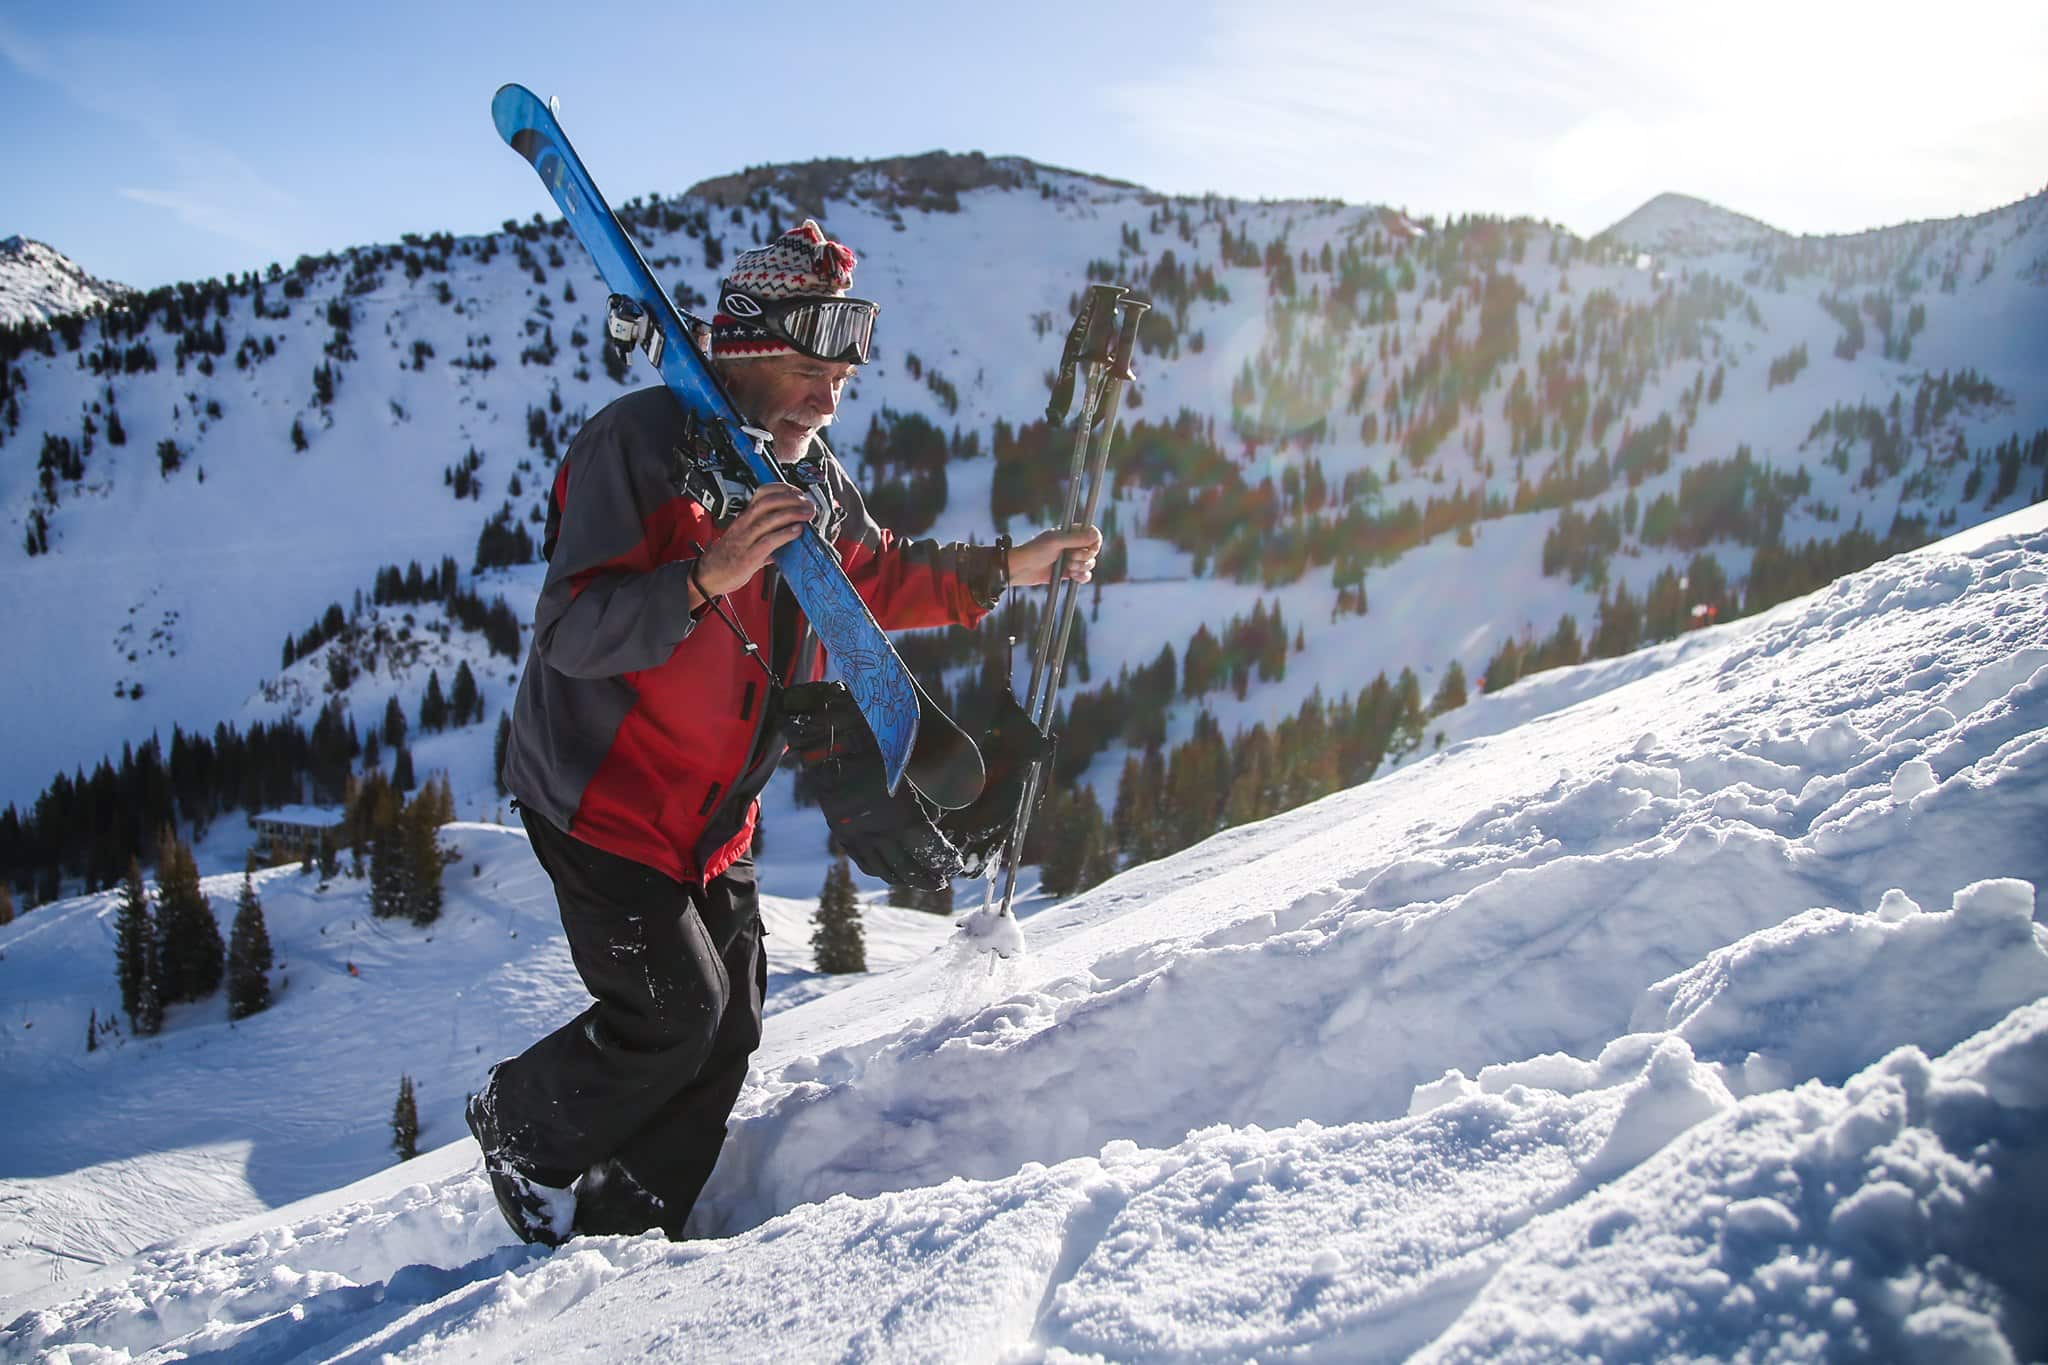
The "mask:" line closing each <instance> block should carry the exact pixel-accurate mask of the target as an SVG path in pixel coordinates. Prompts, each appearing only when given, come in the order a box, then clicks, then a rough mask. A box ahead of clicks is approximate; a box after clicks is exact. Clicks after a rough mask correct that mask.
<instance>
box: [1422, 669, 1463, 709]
mask: <svg viewBox="0 0 2048 1365" xmlns="http://www.w3.org/2000/svg"><path fill="white" fill-rule="evenodd" d="M1464 704H1465V666H1464V665H1463V664H1461V663H1459V662H1458V661H1457V660H1456V659H1453V660H1451V662H1450V666H1449V667H1448V668H1446V669H1444V677H1443V681H1442V682H1440V683H1438V684H1437V685H1436V696H1434V697H1432V698H1431V699H1430V703H1429V714H1431V715H1432V716H1440V715H1442V714H1443V713H1444V712H1446V711H1455V710H1457V709H1458V708H1459V707H1461V706H1463V705H1464Z"/></svg>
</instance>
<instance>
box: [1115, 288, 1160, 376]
mask: <svg viewBox="0 0 2048 1365" xmlns="http://www.w3.org/2000/svg"><path fill="white" fill-rule="evenodd" d="M1123 304H1124V327H1123V331H1122V332H1120V333H1119V334H1118V335H1117V339H1116V354H1115V356H1114V357H1112V359H1111V361H1110V364H1111V366H1112V368H1111V370H1110V373H1112V374H1114V375H1115V376H1116V377H1117V378H1118V379H1122V380H1125V381H1129V380H1132V379H1136V378H1137V377H1138V376H1137V374H1136V373H1135V372H1133V371H1132V369H1131V356H1132V354H1133V353H1134V352H1136V350H1137V349H1138V324H1139V323H1140V322H1141V321H1143V320H1144V317H1145V310H1146V309H1148V308H1150V307H1151V306H1152V301H1151V300H1150V299H1141V298H1139V297H1138V296H1137V295H1136V294H1126V295H1124V299H1123Z"/></svg>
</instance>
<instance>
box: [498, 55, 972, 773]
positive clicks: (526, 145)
mask: <svg viewBox="0 0 2048 1365" xmlns="http://www.w3.org/2000/svg"><path fill="white" fill-rule="evenodd" d="M491 118H492V121H493V122H494V123H496V124H497V127H498V134H499V136H500V137H502V138H504V139H505V141H506V143H507V144H508V145H509V146H510V147H511V148H512V150H514V151H516V152H518V153H519V154H520V155H521V156H523V157H525V158H526V159H527V161H528V162H530V163H532V165H533V169H534V170H535V171H536V172H537V173H538V174H539V175H540V178H541V183H542V184H543V185H545V186H546V187H547V190H548V193H549V194H550V195H552V196H553V197H554V201H555V203H556V204H557V205H558V206H559V207H560V208H561V210H562V213H563V215H564V217H565V218H566V219H567V221H568V224H569V227H570V230H571V231H573V232H574V233H575V234H576V240H577V241H579V242H581V243H582V244H583V249H584V250H585V251H587V252H589V253H590V258H591V260H592V262H593V263H595V264H596V266H597V271H598V274H599V275H601V276H602V277H603V278H604V282H605V287H606V288H608V289H609V290H610V291H611V292H612V294H613V295H615V296H617V298H618V299H620V300H623V301H624V302H623V303H620V304H615V307H614V308H613V311H612V314H611V317H610V318H609V320H608V324H607V330H608V331H609V332H610V334H611V335H612V337H613V338H614V339H616V340H621V341H627V342H630V343H632V344H633V345H635V346H637V347H638V349H640V350H641V351H642V352H644V353H645V354H646V356H647V359H648V361H649V362H650V363H651V364H652V365H653V366H654V368H655V369H656V370H657V371H658V372H659V373H660V375H661V378H662V382H663V383H664V384H666V385H667V386H668V389H669V392H671V393H673V394H674V395H675V397H676V401H677V402H679V403H681V404H682V405H683V408H684V410H685V411H686V412H688V413H690V414H691V415H692V416H693V417H695V418H696V419H697V422H698V423H699V429H700V431H701V432H702V433H703V434H704V436H705V438H706V439H707V440H708V441H709V442H710V443H711V445H712V447H713V453H714V457H715V458H722V459H729V460H730V467H729V468H728V469H727V470H726V471H725V473H726V474H727V476H728V477H733V476H737V477H738V478H739V479H740V480H741V481H742V482H745V481H747V480H751V482H752V486H753V487H760V486H762V485H766V484H770V483H779V482H786V480H785V479H784V478H783V474H782V471H781V469H780V468H779V467H778V466H777V465H776V463H775V461H774V460H773V459H772V458H771V457H770V455H769V453H768V452H767V451H766V450H765V449H763V447H762V444H761V443H760V442H758V441H757V440H756V439H755V437H754V436H753V435H752V434H750V433H749V432H748V430H747V428H746V423H745V421H744V420H743V419H742V417H741V415H740V413H739V412H738V410H737V409H735V408H734V407H733V404H732V399H731V398H730V397H728V396H727V394H726V392H725V388H724V386H723V385H721V384H720V383H719V381H718V376H717V374H716V373H715V372H714V371H713V370H712V368H711V366H710V364H709V362H707V361H706V360H705V359H704V357H703V355H702V354H701V353H700V352H699V351H698V349H697V346H696V342H695V338H694V336H693V335H692V329H691V327H690V325H689V322H688V321H686V319H685V317H684V315H683V313H682V310H680V309H678V308H677V307H676V305H675V302H674V301H673V300H672V299H670V298H669V296H668V291H667V290H665V289H663V288H662V287H661V286H660V285H659V284H658V283H656V281H655V278H654V272H653V271H652V270H650V269H648V267H647V262H646V261H645V260H644V259H643V258H642V257H641V255H640V249H639V247H638V246H636V245H635V244H634V242H633V239H632V237H631V235H630V234H628V233H627V231H626V229H625V227H624V225H623V224H621V223H620V222H619V219H618V215H616V214H615V213H613V212H612V210H611V206H610V205H609V204H607V203H606V202H605V198H604V196H603V195H602V194H600V193H599V192H598V189H597V184H596V182H594V181H593V180H592V179H591V178H590V172H589V170H587V169H586V168H585V167H584V165H583V161H582V159H581V158H580V157H578V156H577V155H576V149H575V148H574V147H573V146H571V145H570V143H569V139H568V137H567V136H566V135H565V134H564V133H563V132H562V125H561V124H560V123H559V122H557V121H556V119H555V115H554V111H553V110H552V109H551V108H549V106H548V105H547V104H546V103H544V102H543V101H542V100H541V99H540V98H539V97H538V96H536V95H535V94H534V93H533V92H532V91H530V90H528V89H526V88H525V87H524V86H520V85H507V86H505V87H503V88H502V89H500V90H499V91H498V93H497V96H496V97H495V98H494V99H493V100H492V101H491ZM775 565H776V567H777V568H778V569H780V570H781V571H782V575H783V578H784V579H785V581H787V582H788V584H789V588H790V591H791V592H793V593H794V594H795V595H796V599H797V601H798V602H799V603H800V604H801V605H802V606H803V610H804V615H805V617H807V618H808V619H809V621H810V623H811V626H812V628H813V629H814V630H815V631H817V633H818V638H819V639H820V640H821V641H822V642H823V643H824V646H825V648H826V650H827V652H828V653H829V654H830V656H831V658H832V659H833V661H834V663H835V664H836V665H837V667H838V670H839V675H840V678H841V679H842V680H843V681H844V682H845V683H846V686H847V690H848V691H849V692H851V693H852V694H853V698H854V701H855V702H856V703H857V704H858V705H859V707H860V713H861V715H862V717H864V718H865V719H866V721H867V723H868V726H869V728H870V729H872V730H873V731H874V733H875V741H876V743H877V745H878V746H879V747H880V749H881V752H882V762H883V770H884V774H885V777H886V780H887V782H888V787H889V790H890V791H892V792H893V791H895V790H896V787H897V784H898V783H900V782H902V781H903V780H904V779H905V778H908V779H909V781H910V782H911V784H912V785H913V786H915V787H916V788H917V789H918V791H920V792H922V793H923V794H924V795H925V797H926V798H927V799H929V800H930V801H932V802H933V803H934V804H936V805H939V806H943V807H945V808H947V809H956V808H958V807H961V806H965V805H967V804H968V803H969V802H971V801H973V800H974V798H975V797H976V796H977V795H978V794H979V793H980V791H981V788H982V781H983V773H982V764H981V754H980V752H979V751H978V750H977V749H976V748H975V745H974V741H973V740H972V739H969V738H968V737H967V735H966V734H965V733H964V732H963V731H962V730H961V729H960V727H959V726H957V725H955V724H954V723H953V721H952V719H951V718H950V717H949V716H947V715H946V713H945V712H944V711H942V710H940V709H939V708H938V706H936V705H935V704H934V703H933V702H932V700H931V698H930V697H928V696H926V695H925V692H924V689H923V688H921V687H919V686H918V684H917V679H916V678H915V677H913V676H912V675H911V672H910V670H909V668H907V667H906V666H905V665H904V663H903V660H902V659H901V658H900V657H899V656H898V655H897V653H896V647H895V646H894V645H893V644H891V643H890V642H889V637H888V635H887V634H886V633H884V631H883V630H882V628H881V626H879V625H877V624H876V622H875V618H874V615H873V614H872V613H871V612H869V611H868V608H867V604H866V603H865V602H863V601H861V599H860V594H859V593H858V592H856V591H855V590H854V587H853V584H852V583H851V582H849V581H848V580H847V577H846V572H845V570H844V569H842V568H841V567H840V564H839V559H838V556H837V555H835V554H834V553H833V551H832V548H831V547H830V546H829V545H827V544H826V543H825V542H824V540H823V539H822V538H821V537H820V536H819V535H818V533H817V532H816V531H815V530H814V529H812V528H811V527H808V526H807V527H805V528H804V532H803V534H802V535H801V536H799V537H798V538H797V539H796V540H793V541H791V542H790V543H789V544H787V545H785V546H783V547H782V548H781V549H779V550H777V551H776V552H775Z"/></svg>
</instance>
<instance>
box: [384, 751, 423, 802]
mask: <svg viewBox="0 0 2048 1365" xmlns="http://www.w3.org/2000/svg"><path fill="white" fill-rule="evenodd" d="M391 785H392V787H393V788H394V789H396V790H397V791H399V792H409V791H411V790H412V789H413V788H414V787H416V786H418V785H419V779H418V778H416V777H414V776H413V771H412V750H411V749H408V748H406V747H405V746H404V745H403V744H401V745H399V746H398V757H396V758H394V759H392V760H391Z"/></svg>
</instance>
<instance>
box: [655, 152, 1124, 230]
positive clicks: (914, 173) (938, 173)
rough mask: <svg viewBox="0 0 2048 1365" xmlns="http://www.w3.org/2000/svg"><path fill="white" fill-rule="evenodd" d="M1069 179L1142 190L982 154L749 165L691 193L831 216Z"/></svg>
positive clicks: (950, 201) (949, 204)
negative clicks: (854, 201) (873, 205)
mask: <svg viewBox="0 0 2048 1365" xmlns="http://www.w3.org/2000/svg"><path fill="white" fill-rule="evenodd" d="M1047 175H1053V176H1068V177H1073V178H1075V179H1080V180H1086V181H1089V182H1091V183H1094V184H1098V185H1105V186H1109V187H1111V188H1115V189H1136V188H1138V187H1137V186H1135V185H1131V184H1129V183H1127V182H1125V181H1121V180H1111V179H1108V178H1107V177H1104V176H1097V175H1087V174H1085V173H1083V172H1080V171H1068V170H1062V169H1060V168H1059V167H1056V166H1042V165H1040V164H1039V163H1037V162H1035V161H1032V160H1030V159H1029V158H1026V157H1021V156H988V155H985V154H984V153H981V152H948V151H929V152H918V153H915V154H912V155H907V156H890V157H881V158H878V159H875V160H872V161H856V160H853V159H852V158H849V157H821V158H819V159H818V160H815V161H802V162H786V163H783V164H780V165H769V166H749V167H747V168H746V169H745V170H743V171H735V172H733V173H732V174H730V175H721V176H713V177H712V178H711V179H709V180H700V181H698V182H697V183H696V184H695V185H692V186H691V187H690V190H689V193H690V194H691V195H692V196H693V197H695V198H699V199H709V200H712V201H713V202H715V203H719V204H736V203H739V202H742V201H744V200H745V199H747V198H748V197H749V196H751V195H752V194H754V193H755V192H756V191H758V190H762V189H768V190H773V191H776V192H778V193H780V194H782V195H783V196H784V197H785V198H786V199H788V200H789V202H790V203H791V204H794V205H795V206H796V207H797V208H798V209H799V210H801V211H802V212H805V213H808V214H811V215H813V216H814V217H822V216H824V205H825V201H826V200H828V199H845V198H848V197H860V198H866V199H873V200H877V201H879V202H881V203H882V204H884V205H885V206H887V207H889V208H898V209H906V208H914V209H926V210H933V209H936V210H941V211H947V212H950V211H953V210H957V209H958V208H959V207H960V195H961V194H962V193H965V192H966V191H969V190H978V189H987V188H991V187H993V188H997V189H1017V188H1020V187H1022V186H1024V185H1029V184H1034V183H1036V182H1037V181H1038V180H1039V179H1040V178H1041V177H1042V176H1047Z"/></svg>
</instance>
